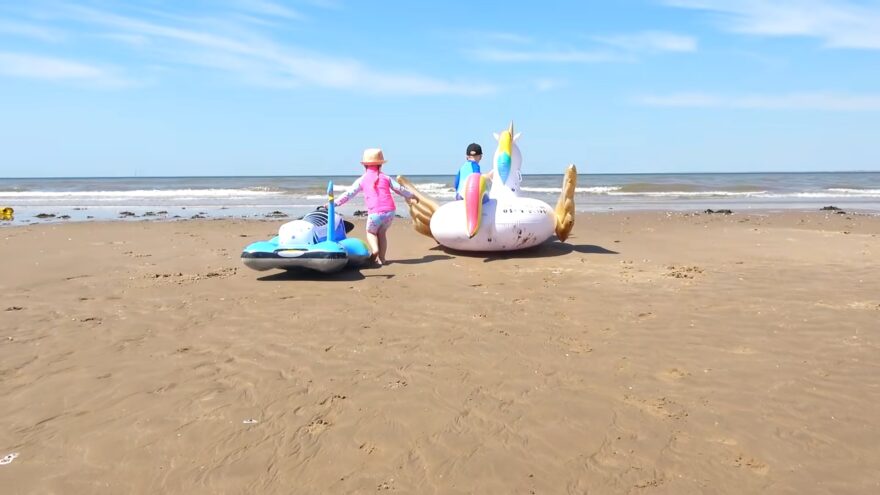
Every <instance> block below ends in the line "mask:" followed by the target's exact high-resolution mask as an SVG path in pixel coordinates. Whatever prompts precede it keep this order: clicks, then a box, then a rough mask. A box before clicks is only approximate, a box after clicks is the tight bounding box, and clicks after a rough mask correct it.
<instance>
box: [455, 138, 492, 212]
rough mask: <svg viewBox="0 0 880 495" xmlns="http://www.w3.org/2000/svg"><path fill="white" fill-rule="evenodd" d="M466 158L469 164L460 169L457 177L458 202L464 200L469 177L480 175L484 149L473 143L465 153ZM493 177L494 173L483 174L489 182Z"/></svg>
mask: <svg viewBox="0 0 880 495" xmlns="http://www.w3.org/2000/svg"><path fill="white" fill-rule="evenodd" d="M465 157H466V158H467V162H465V164H464V165H462V166H461V168H460V169H458V175H456V176H455V199H456V200H458V199H462V198H464V196H463V193H464V185H465V183H466V182H467V178H468V175H471V174H479V173H480V160H481V159H482V158H483V148H481V147H480V145H479V144H477V143H471V144H469V145H468V147H467V150H466V151H465ZM493 176H494V171H490V172H489V173H486V174H483V177H485V178H486V179H488V180H492V177H493Z"/></svg>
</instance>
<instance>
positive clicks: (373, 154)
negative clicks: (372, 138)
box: [361, 148, 385, 165]
mask: <svg viewBox="0 0 880 495" xmlns="http://www.w3.org/2000/svg"><path fill="white" fill-rule="evenodd" d="M383 163H385V155H384V154H382V149H381V148H368V149H365V150H364V157H363V159H362V160H361V164H363V165H382V164H383Z"/></svg>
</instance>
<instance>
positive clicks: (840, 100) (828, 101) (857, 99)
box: [636, 92, 880, 112]
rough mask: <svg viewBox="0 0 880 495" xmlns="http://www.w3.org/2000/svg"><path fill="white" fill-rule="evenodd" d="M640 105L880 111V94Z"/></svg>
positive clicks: (675, 98)
mask: <svg viewBox="0 0 880 495" xmlns="http://www.w3.org/2000/svg"><path fill="white" fill-rule="evenodd" d="M636 102H637V103H639V104H642V105H647V106H652V107H667V108H718V109H749V110H826V111H841V112H847V111H880V94H846V93H830V92H828V93H826V92H802V93H785V94H777V95H773V94H747V95H722V94H712V93H673V94H668V95H648V96H642V97H639V98H636Z"/></svg>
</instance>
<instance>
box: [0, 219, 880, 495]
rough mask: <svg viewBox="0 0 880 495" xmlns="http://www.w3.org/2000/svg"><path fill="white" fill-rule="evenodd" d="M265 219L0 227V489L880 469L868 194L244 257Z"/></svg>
mask: <svg viewBox="0 0 880 495" xmlns="http://www.w3.org/2000/svg"><path fill="white" fill-rule="evenodd" d="M282 222H283V220H273V221H268V220H267V221H256V220H254V221H242V220H210V219H208V220H186V221H177V222H150V221H144V222H91V223H70V224H61V223H59V224H48V225H31V226H21V227H4V228H2V229H0V260H2V262H0V289H2V298H3V300H2V304H0V457H2V456H4V455H6V454H9V453H13V452H14V453H17V454H18V457H16V458H15V459H14V460H12V462H10V463H8V464H6V465H0V487H2V489H0V492H2V493H3V494H4V495H6V494H35V493H41V494H74V493H76V494H79V493H83V494H86V493H89V494H90V493H113V494H119V493H145V494H146V493H166V494H177V493H180V494H200V493H211V494H218V493H234V494H239V493H254V494H256V493H259V494H275V493H277V494H282V493H284V494H289V493H304V494H315V493H373V492H386V491H388V492H397V493H420V494H458V493H461V494H464V493H482V494H489V493H499V494H501V493H505V494H507V493H511V494H513V493H516V494H556V493H573V494H585V493H591V494H592V493H640V494H641V493H644V494H653V493H667V494H691V493H712V494H723V493H730V494H744V493H786V494H787V493H792V494H794V493H811V494H824V493H827V494H832V493H833V494H850V493H852V494H868V493H878V492H880V470H878V468H877V466H880V448H878V447H877V446H878V445H880V420H878V418H880V359H878V347H880V336H878V331H880V216H870V215H858V214H856V215H853V214H836V213H834V212H818V211H817V212H808V213H797V212H789V213H773V214H766V215H765V214H754V213H751V214H733V215H717V214H711V215H710V214H685V213H674V214H667V213H662V212H643V213H597V214H579V215H578V218H577V225H576V227H575V231H574V233H573V235H572V237H571V238H570V239H569V241H568V243H565V244H562V243H559V242H555V241H554V242H549V243H547V244H545V245H543V246H541V247H540V248H539V249H536V250H532V251H528V252H524V253H518V254H515V253H504V254H500V255H492V256H488V257H486V256H472V255H463V254H460V253H454V252H447V251H445V250H442V249H440V248H438V247H437V246H436V244H435V243H434V242H433V241H432V240H431V239H429V238H426V237H423V236H420V235H418V234H417V233H415V232H414V231H413V230H412V229H411V227H410V225H409V221H408V220H406V219H399V220H397V223H396V224H395V225H394V226H393V227H392V229H391V232H390V243H391V244H390V250H389V255H388V256H389V260H391V262H392V263H391V264H390V265H387V266H384V267H381V268H371V269H364V270H361V271H349V272H343V273H341V274H338V275H334V276H330V277H327V276H318V275H314V276H302V275H290V274H286V273H281V272H277V273H275V272H262V273H260V272H255V271H251V270H249V269H247V268H245V267H244V266H243V265H242V264H241V262H240V260H239V254H240V252H241V249H242V247H244V246H245V245H246V244H248V243H250V242H253V241H255V240H259V239H264V238H268V237H270V236H271V235H273V234H274V233H275V232H276V231H277V228H278V226H279V225H280V224H281V223H282ZM362 231H363V224H362V223H358V225H357V226H356V230H355V231H354V232H353V233H352V234H354V235H357V236H359V237H362V236H363V233H362ZM872 418H873V419H872Z"/></svg>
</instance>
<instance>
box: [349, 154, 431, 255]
mask: <svg viewBox="0 0 880 495" xmlns="http://www.w3.org/2000/svg"><path fill="white" fill-rule="evenodd" d="M383 163H385V156H384V155H383V154H382V150H381V149H379V148H370V149H367V150H364V156H363V160H361V164H362V165H363V166H364V168H365V169H366V170H365V171H364V175H362V176H360V177H358V179H357V180H356V181H354V184H352V185H351V189H349V190H348V191H346V193H345V194H343V195H342V196H340V197H339V199H337V200H336V201H335V202H334V204H335V205H336V206H342V205H344V204H345V203H347V202H348V200H350V199H351V198H353V197H355V196H356V195H357V193H359V192H363V193H364V202H365V203H366V204H367V213H368V214H369V215H368V216H367V242H368V243H369V244H370V250H371V251H372V252H373V256H375V257H376V262H377V263H379V264H380V265H384V264H385V252H386V251H387V249H388V238H387V236H386V234H387V232H388V227H390V226H391V222H392V221H394V212H395V211H396V209H397V207H396V206H395V205H394V198H392V197H391V191H394V192H396V193H397V194H399V195H401V196H403V197H404V198H406V201H407V203H408V202H410V201H416V202H418V201H419V198H417V197H415V195H413V193H411V192H409V191H407V190H406V189H404V188H403V187H402V186H401V185H400V184H398V183H397V181H395V180H394V179H392V178H391V177H388V176H387V175H385V174H383V173H382V164H383Z"/></svg>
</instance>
